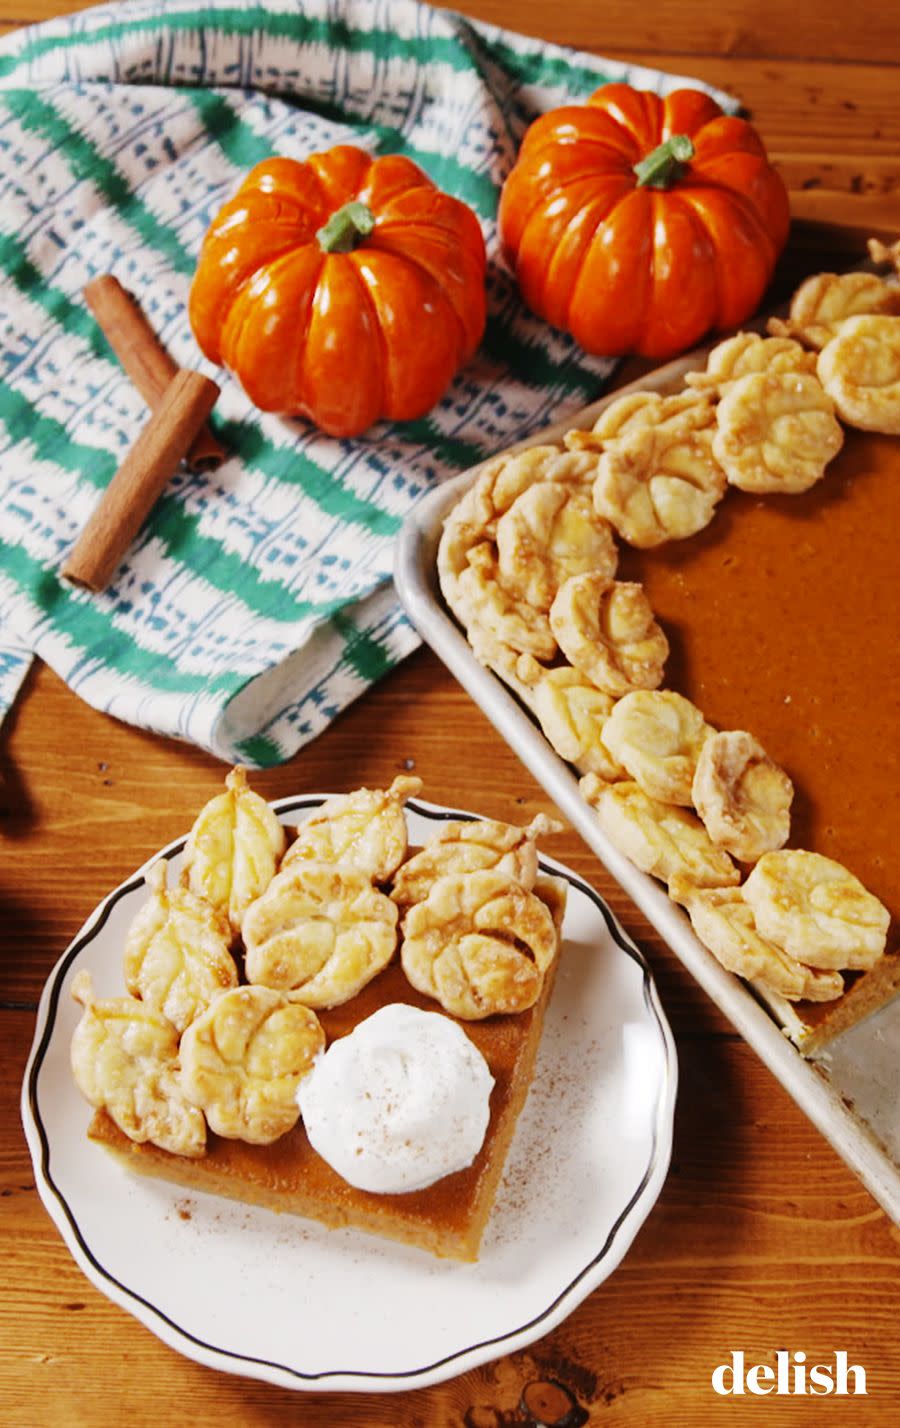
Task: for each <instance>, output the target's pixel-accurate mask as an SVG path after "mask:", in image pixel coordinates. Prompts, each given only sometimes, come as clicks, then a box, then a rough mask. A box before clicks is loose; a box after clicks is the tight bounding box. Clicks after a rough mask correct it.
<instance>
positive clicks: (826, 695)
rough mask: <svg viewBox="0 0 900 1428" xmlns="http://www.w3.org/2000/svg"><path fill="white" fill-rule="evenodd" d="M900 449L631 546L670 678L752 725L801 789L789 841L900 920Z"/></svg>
mask: <svg viewBox="0 0 900 1428" xmlns="http://www.w3.org/2000/svg"><path fill="white" fill-rule="evenodd" d="M898 535H900V449H898V446H897V443H896V441H895V440H892V439H891V438H890V437H887V436H878V435H872V434H868V433H863V432H853V433H851V434H850V435H849V436H848V440H847V442H846V444H845V447H844V449H843V450H842V451H841V452H840V454H839V455H838V456H837V457H836V458H835V460H834V461H833V462H832V463H831V464H830V465H829V467H828V471H827V474H826V476H825V478H824V480H823V481H821V482H820V483H819V484H818V485H817V486H816V487H815V488H814V489H813V490H811V491H807V492H805V493H803V494H802V495H799V496H780V497H779V496H759V497H757V496H751V495H748V494H746V493H744V492H741V491H732V492H730V493H729V496H728V499H727V500H726V501H725V502H724V503H723V504H722V506H721V507H720V509H719V512H718V515H717V517H716V520H715V521H713V522H712V524H711V525H709V526H708V527H707V528H706V530H704V531H703V532H701V533H700V534H699V535H696V536H694V537H693V538H692V539H691V540H690V541H686V542H682V543H679V544H675V543H672V544H669V545H667V546H665V547H660V548H657V549H655V550H648V551H638V550H634V549H631V548H629V547H626V546H624V545H623V547H622V550H621V559H620V571H621V572H623V573H624V575H625V578H627V579H630V580H640V581H641V582H642V583H643V585H644V587H645V589H646V591H647V594H648V596H649V599H650V603H651V605H652V607H653V609H654V611H655V612H656V613H657V615H658V616H659V618H660V621H661V623H662V625H663V627H664V628H665V630H666V633H667V635H668V638H669V642H670V646H671V652H670V655H669V661H668V664H667V669H666V679H667V683H668V684H669V685H670V686H671V687H672V688H674V689H677V690H679V691H680V692H681V693H683V694H685V695H687V697H688V698H689V699H691V700H693V701H694V703H695V704H697V705H698V706H699V707H700V708H701V709H702V710H703V712H704V715H705V716H706V717H707V719H709V721H710V723H712V724H714V725H716V726H718V727H719V728H724V729H728V728H746V729H751V730H752V731H753V733H754V735H755V736H756V737H757V738H758V739H759V740H760V742H761V743H762V744H763V745H764V746H765V748H766V749H767V750H768V751H769V753H770V754H771V755H772V757H773V758H774V759H775V760H776V761H777V762H778V763H779V764H780V765H781V767H782V768H783V769H785V771H786V772H787V773H788V774H789V775H790V777H791V779H792V780H793V783H794V790H795V793H794V802H793V806H792V809H791V836H790V839H789V842H788V846H789V847H798V848H814V849H815V850H816V851H817V852H819V853H823V854H824V855H825V856H827V857H829V858H833V859H835V860H836V861H837V862H840V863H843V864H844V865H845V866H847V867H848V868H851V869H852V870H853V872H854V873H855V874H856V876H857V877H858V878H859V879H860V880H861V881H862V882H863V883H864V884H865V885H866V887H867V888H869V889H870V890H871V891H872V892H873V893H874V894H875V896H876V897H878V898H879V899H880V900H881V901H882V902H883V903H884V904H885V906H886V907H887V908H888V909H889V910H890V912H891V917H892V931H891V935H890V936H889V939H888V946H889V947H890V946H892V945H893V943H894V942H895V941H896V935H897V923H898V918H900V863H898V861H897V859H896V858H895V857H894V856H893V855H892V853H891V850H892V849H895V848H897V847H898V846H900V800H898V799H897V797H896V796H895V794H896V792H897V790H898V788H900V579H898V560H897V538H898Z"/></svg>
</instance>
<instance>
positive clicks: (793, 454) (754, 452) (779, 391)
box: [713, 372, 844, 495]
mask: <svg viewBox="0 0 900 1428" xmlns="http://www.w3.org/2000/svg"><path fill="white" fill-rule="evenodd" d="M716 420H717V423H718V430H717V432H716V434H715V436H714V438H713V453H714V455H715V457H716V460H717V461H718V462H719V463H720V464H721V466H722V467H723V468H724V471H725V474H726V476H727V477H728V480H729V482H730V483H731V485H732V486H738V487H740V489H741V490H742V491H750V492H753V493H755V494H758V495H763V494H783V495H787V494H790V495H794V494H797V493H798V492H801V491H807V490H809V488H810V486H814V485H815V483H816V482H817V481H819V480H821V478H822V476H823V475H824V474H825V467H826V466H827V464H828V462H829V461H830V460H831V459H832V457H834V456H836V455H837V453H838V452H839V451H840V449H841V446H842V445H843V442H844V434H843V432H842V431H841V428H840V425H839V424H838V421H837V419H836V418H835V415H834V404H833V402H832V400H831V398H830V397H829V396H828V394H827V392H826V391H825V389H824V388H823V387H822V385H821V383H820V382H819V381H817V379H816V378H815V377H812V376H808V375H803V374H799V375H798V374H796V373H781V374H780V375H776V376H769V375H767V374H765V373H763V372H751V373H750V374H749V375H748V376H746V377H739V378H738V379H737V381H735V382H734V383H732V385H731V386H730V387H729V389H728V391H727V392H726V393H725V395H724V397H723V398H722V400H721V402H720V403H719V405H718V407H717V408H716Z"/></svg>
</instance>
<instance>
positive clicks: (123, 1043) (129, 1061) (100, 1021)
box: [71, 970, 206, 1156]
mask: <svg viewBox="0 0 900 1428" xmlns="http://www.w3.org/2000/svg"><path fill="white" fill-rule="evenodd" d="M72 996H73V997H74V998H75V1000H76V1001H77V1002H79V1003H80V1004H81V1006H83V1007H84V1014H83V1015H82V1018H81V1020H80V1022H79V1023H78V1026H77V1027H76V1028H75V1033H74V1035H73V1037H72V1046H71V1064H72V1074H73V1076H74V1077H75V1083H76V1085H77V1086H78V1089H79V1090H80V1091H81V1094H82V1095H83V1096H84V1098H85V1099H86V1100H87V1101H89V1102H90V1104H91V1105H92V1106H97V1107H98V1108H102V1109H103V1110H105V1111H106V1113H107V1114H108V1115H109V1117H110V1119H111V1120H113V1121H114V1122H115V1123H116V1125H117V1126H118V1127H119V1129H120V1130H121V1131H122V1132H123V1133H124V1134H125V1135H127V1136H128V1138H129V1139H130V1140H134V1141H140V1142H143V1141H148V1140H149V1141H152V1142H153V1144H154V1145H158V1146H160V1147H161V1148H162V1149H163V1150H168V1151H171V1152H172V1154H173V1155H190V1156H198V1155H202V1154H203V1153H204V1151H205V1149H206V1122H205V1121H204V1119H203V1116H202V1114H201V1112H200V1111H199V1110H197V1108H196V1107H195V1106H193V1105H191V1104H190V1103H189V1101H188V1100H187V1099H186V1097H185V1094H184V1090H183V1087H182V1085H181V1081H180V1077H179V1071H178V1032H177V1031H176V1030H175V1027H174V1026H173V1025H172V1023H171V1022H170V1021H167V1020H166V1018H165V1017H164V1016H163V1015H162V1013H161V1012H159V1011H156V1010H155V1009H154V1008H153V1007H150V1006H147V1004H146V1003H145V1002H140V1001H138V1000H137V999H136V998H134V997H113V998H111V999H109V1000H107V1001H98V1000H97V999H96V998H95V996H94V989H93V985H92V982H91V974H90V972H87V971H84V970H82V971H80V972H79V973H78V974H77V975H76V977H75V979H74V981H73V982H72Z"/></svg>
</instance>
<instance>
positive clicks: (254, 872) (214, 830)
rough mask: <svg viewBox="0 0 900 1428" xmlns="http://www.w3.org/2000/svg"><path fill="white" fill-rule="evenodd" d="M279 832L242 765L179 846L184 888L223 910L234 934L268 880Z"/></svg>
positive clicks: (280, 842)
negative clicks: (182, 855) (182, 847)
mask: <svg viewBox="0 0 900 1428" xmlns="http://www.w3.org/2000/svg"><path fill="white" fill-rule="evenodd" d="M284 844H285V834H284V829H283V828H282V826H281V824H280V823H279V821H278V819H277V817H276V816H275V814H274V813H273V812H272V809H271V808H270V807H269V805H268V803H266V801H265V799H264V798H260V796H259V794H258V793H254V792H253V790H252V789H251V788H249V787H248V786H247V775H246V773H245V771H244V770H243V769H242V768H234V769H232V770H231V772H230V773H229V774H228V776H227V778H226V779H225V792H224V793H220V794H219V795H218V796H217V797H216V798H213V799H210V801H209V803H207V804H206V806H205V807H204V808H202V809H201V810H200V813H199V814H198V816H197V819H196V821H195V823H194V826H193V828H192V829H191V831H190V834H189V836H188V841H187V846H186V848H185V871H184V878H185V880H186V882H187V885H188V887H189V888H190V889H191V891H192V892H194V893H196V894H197V895H198V896H199V897H203V898H205V899H206V901H207V902H208V903H211V904H212V906H213V907H214V908H216V909H217V911H219V912H221V913H223V914H224V915H225V916H226V917H227V918H228V921H229V922H230V924H231V928H232V931H233V932H234V933H235V934H237V933H239V932H240V929H241V920H242V918H243V915H244V911H245V909H246V908H247V907H249V905H250V903H251V902H253V901H254V899H255V898H258V897H259V895H260V893H262V892H263V891H264V890H265V889H266V888H267V887H268V885H269V883H270V882H271V880H272V878H273V876H274V874H275V869H276V868H277V866H278V860H279V858H280V857H281V855H282V853H283V852H284Z"/></svg>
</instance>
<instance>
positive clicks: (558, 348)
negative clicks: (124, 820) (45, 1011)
mask: <svg viewBox="0 0 900 1428" xmlns="http://www.w3.org/2000/svg"><path fill="white" fill-rule="evenodd" d="M623 78H624V79H627V80H629V81H631V82H632V83H635V84H638V85H640V86H642V87H646V88H654V89H657V90H659V91H660V92H663V93H664V92H666V91H667V90H669V89H671V88H674V87H676V86H677V85H678V84H679V83H683V82H684V81H680V80H677V79H675V77H674V76H669V75H661V74H659V73H656V72H654V71H648V70H642V69H636V68H634V67H630V66H623V65H621V64H617V63H613V62H611V61H605V60H600V59H597V58H595V57H593V56H590V55H586V54H578V53H574V52H572V51H568V50H563V49H560V48H558V47H555V46H552V45H547V44H542V43H539V42H538V41H536V40H528V39H524V38H522V37H521V36H517V35H512V34H509V33H507V32H505V31H503V30H500V29H497V28H495V27H492V26H489V25H484V24H476V23H475V22H473V21H470V20H467V19H465V18H463V17H461V16H459V15H456V14H453V13H451V12H448V11H443V10H433V9H431V8H429V7H427V6H424V5H417V4H415V3H413V0H302V3H298V0H268V3H266V4H265V5H260V4H251V3H249V0H218V3H215V4H212V5H197V4H192V3H191V0H175V3H160V0H134V3H127V4H120V5H111V6H106V7H103V8H100V9H93V10H88V11H85V12H82V13H80V14H76V15H73V16H71V17H69V18H67V19H64V20H58V21H54V22H51V23H50V24H47V25H42V26H39V27H37V28H34V29H29V30H24V31H20V32H17V33H14V34H13V35H11V36H9V37H8V38H6V39H5V40H3V41H2V43H0V520H2V529H0V535H2V540H0V695H2V696H3V697H4V698H6V700H7V701H8V700H9V699H10V698H11V697H12V693H13V691H14V688H15V685H16V682H17V677H18V676H19V675H21V673H22V672H23V670H24V668H25V667H26V664H27V660H26V659H25V658H23V655H22V649H23V647H24V648H25V649H27V650H33V651H35V652H36V653H37V654H39V655H40V656H41V657H42V658H43V659H45V660H46V661H47V663H48V664H50V665H52V666H53V668H54V669H55V670H56V671H57V672H58V673H59V674H60V675H61V676H62V677H63V678H64V679H65V680H67V681H68V683H69V684H70V686H71V687H72V688H73V689H74V690H76V691H77V693H78V694H80V695H81V696H82V697H83V698H84V699H86V700H87V701H88V702H89V703H91V704H93V705H94V706H96V707H97V708H99V709H102V710H105V711H107V712H108V713H110V714H113V715H115V716H116V717H118V718H121V719H125V720H129V721H130V722H132V723H135V724H139V725H142V726H143V727H145V728H148V729H153V730H156V731H158V732H160V733H164V734H168V735H173V736H175V737H179V738H184V739H190V740H192V741H194V742H195V743H197V744H200V745H202V746H203V747H204V748H206V749H209V750H211V751H212V752H214V753H215V754H217V755H219V756H220V757H221V758H223V759H228V760H236V759H240V760H242V761H244V762H247V763H256V764H271V763H276V762H278V761H280V760H282V759H285V758H287V757H288V756H289V755H291V754H292V753H293V752H294V751H295V750H296V749H297V748H298V747H300V745H301V744H303V743H304V742H305V741H306V740H308V739H310V738H312V737H313V736H314V735H315V734H317V733H318V732H320V730H321V729H323V728H324V727H325V725H326V724H327V723H328V722H329V721H330V720H331V719H332V718H333V717H334V716H335V715H336V714H337V713H338V711H339V710H340V709H342V708H343V707H344V706H345V705H347V704H348V703H349V702H350V701H351V700H352V699H354V698H355V697H356V696H357V695H358V694H360V693H362V692H363V691H364V690H365V689H366V688H367V687H368V686H369V685H370V684H371V683H372V682H373V681H374V680H376V679H378V678H379V676H381V675H382V674H384V673H385V672H386V671H387V670H388V669H390V668H391V667H392V666H393V665H394V664H396V663H397V661H398V660H400V659H402V658H403V656H404V655H406V654H408V653H409V651H410V650H412V649H413V648H414V647H415V645H416V643H417V637H416V635H415V632H414V631H413V629H412V628H411V627H410V625H409V623H408V622H407V620H406V618H405V616H404V615H403V613H402V611H401V610H400V608H399V606H398V603H397V600H396V597H395V595H394V593H393V590H392V587H391V584H390V571H391V554H392V543H393V539H394V537H395V535H396V533H397V530H398V528H399V526H400V523H401V521H402V520H403V517H404V515H405V514H406V513H407V512H408V511H409V510H410V508H411V507H412V506H413V504H414V503H415V501H416V500H417V499H418V498H419V497H420V496H421V495H422V494H423V493H424V492H426V491H427V490H428V489H429V488H431V487H432V486H433V485H434V484H435V482H438V481H440V480H441V479H442V477H445V476H447V475H448V474H450V473H452V472H454V471H457V470H459V469H461V468H463V467H465V466H468V465H471V464H472V463H473V462H475V461H478V460H480V459H481V458H483V457H484V456H486V455H488V454H489V453H490V452H491V451H493V450H496V449H498V448H500V447H503V446H506V445H508V444H509V443H511V442H513V441H517V440H520V439H521V438H522V437H524V436H526V435H527V434H528V433H529V432H532V431H534V430H535V429H537V428H539V427H541V426H542V425H544V424H546V423H547V422H549V421H550V420H552V419H554V418H556V417H559V416H560V415H562V414H564V413H565V411H566V410H573V409H574V408H576V407H577V406H579V405H581V404H582V403H584V402H585V401H586V400H587V399H589V398H591V397H594V396H595V395H596V394H597V392H598V391H599V390H600V388H601V386H602V384H603V381H604V379H605V378H606V377H607V376H608V374H609V372H610V371H611V364H610V363H609V362H606V361H602V360H597V359H590V358H587V357H585V356H584V354H583V353H581V352H580V351H579V350H578V349H577V348H576V347H575V346H574V344H573V343H572V342H571V341H570V340H569V339H568V338H567V337H565V336H564V335H563V334H561V333H558V332H555V331H552V330H551V329H549V328H548V327H546V326H545V325H544V324H543V323H541V322H539V321H538V320H537V319H535V318H534V317H532V316H531V315H530V314H529V313H528V312H526V311H525V309H524V308H523V307H522V306H521V304H520V302H519V300H518V297H517V294H516V289H515V285H514V283H513V281H512V279H511V277H510V275H509V273H508V272H507V271H506V270H505V268H504V267H503V265H502V262H501V260H500V259H499V255H498V248H497V241H496V227H495V212H496V204H497V197H498V193H499V188H500V185H501V183H502V181H503V179H504V177H505V175H506V173H507V172H508V171H509V168H510V165H511V164H512V162H513V159H514V156H515V153H516V150H517V147H518V144H519V141H520V139H521V136H522V134H523V132H524V130H525V128H526V126H527V124H528V123H529V122H530V121H531V120H532V119H533V118H534V116H535V114H536V113H538V112H540V111H542V110H545V109H548V108H551V107H553V106H554V105H557V104H559V103H561V102H564V101H566V100H568V99H572V98H577V97H582V96H585V95H587V94H588V93H590V91H591V90H592V89H594V88H595V87H596V86H597V85H598V84H601V83H603V82H604V81H605V80H610V79H623ZM717 97H718V98H719V99H720V101H721V102H723V103H724V104H726V105H727V106H728V107H729V108H733V107H734V106H733V104H732V103H731V101H729V100H728V99H727V98H726V97H725V96H721V95H718V96H717ZM348 141H351V142H354V143H358V144H361V145H363V146H365V147H367V148H369V149H371V150H373V151H378V152H381V153H384V152H392V153H404V154H407V155H409V156H410V157H411V158H413V159H414V160H415V161H416V162H418V163H419V164H420V165H421V166H422V167H423V168H424V169H425V170H426V171H427V172H428V173H429V174H430V175H431V177H432V178H433V179H434V180H435V181H436V182H437V183H438V184H440V185H441V186H442V187H443V188H446V189H447V190H449V191H450V192H451V193H454V194H456V195H457V196H458V197H459V198H462V199H464V200H465V201H466V202H467V203H469V204H470V205H471V206H472V207H473V208H474V209H475V211H476V213H477V214H478V216H479V218H480V220H481V222H482V224H483V228H484V233H485V238H486V240H487V244H488V251H489V254H490V256H491V259H492V261H491V265H490V269H489V280H488V282H489V319H488V326H487V332H486V334H485V338H484V342H483V343H482V346H481V350H480V352H479V354H478V355H477V357H476V358H475V360H474V361H473V362H472V363H471V364H470V365H469V366H468V367H467V368H466V370H465V371H463V372H462V373H460V375H459V376H458V378H457V380H456V381H455V382H454V384H453V386H452V387H451V389H450V391H449V392H448V393H447V395H446V397H445V398H444V400H443V401H442V402H441V403H440V404H439V405H438V406H437V407H436V408H435V409H434V411H432V412H431V413H430V414H429V415H428V416H427V417H425V418H423V419H422V420H421V421H417V422H412V423H407V424H405V425H396V426H395V425H389V424H387V423H384V424H382V425H380V426H378V427H376V428H374V429H373V430H372V431H371V432H370V433H368V434H367V435H366V436H365V437H363V438H360V439H357V440H354V441H337V440H333V439H330V438H327V437H323V436H321V435H320V434H318V433H317V432H316V431H314V430H313V429H312V428H310V427H309V426H308V425H307V424H305V423H304V422H301V421H286V420H282V419H280V418H278V417H273V416H270V415H264V414H262V413H260V412H257V411H256V410H255V409H254V408H253V407H252V406H251V405H250V403H249V402H248V401H247V399H246V398H245V397H244V395H243V393H242V392H241V390H240V388H239V387H238V385H237V383H236V382H234V381H233V380H231V379H227V378H226V379H225V380H224V384H223V391H222V396H221V398H220V400H219V403H218V406H217V408H216V415H215V418H214V424H215V425H216V426H217V428H218V430H219V432H220V434H221V436H222V437H223V439H224V441H225V442H226V444H227V446H228V448H229V450H230V451H231V452H233V453H234V456H233V457H232V459H230V460H229V461H228V462H227V463H226V464H225V465H223V466H222V467H221V468H220V469H219V470H218V471H217V472H215V473H214V474H213V475H207V476H202V477H201V476H192V475H189V474H188V473H186V472H181V473H179V475H178V476H176V477H175V479H174V480H173V481H172V482H171V484H170V486H169V487H168V488H167V490H166V492H165V494H164V495H163V497H162V498H161V499H160V501H159V502H158V504H157V506H156V507H155V509H154V511H153V514H152V516H151V518H150V519H149V521H148V522H147V524H146V527H145V528H144V529H143V531H142V532H141V534H140V536H139V538H138V540H137V541H136V542H135V544H134V546H133V547H132V549H131V550H130V551H129V553H128V557H127V559H126V560H125V561H124V563H123V564H122V566H121V567H120V569H119V570H118V572H117V573H116V575H115V577H114V579H113V582H112V584H111V585H110V586H109V588H108V589H107V590H106V591H105V592H104V593H103V594H102V595H98V596H91V595H88V594H86V593H85V592H81V591H73V590H71V589H69V588H68V587H67V586H66V585H65V583H63V582H61V581H60V579H59V578H58V575H57V571H58V569H59V567H60V564H61V563H62V560H63V558H64V556H65V554H66V553H67V551H68V550H69V548H70V547H71V545H72V543H73V541H74V539H75V536H76V534H77V532H78V531H79V530H80V528H81V527H82V526H83V525H84V523H85V521H86V519H87V517H88V515H89V514H90V512H91V510H92V508H93V507H94V505H95V503H96V501H97V499H98V497H99V494H100V492H101V490H102V488H103V487H104V486H105V485H106V484H107V482H108V481H109V479H110V477H111V476H112V474H113V472H114V471H115V469H116V467H117V465H118V463H119V461H120V460H121V458H122V456H123V454H124V452H125V450H126V449H127V447H128V446H129V444H130V443H131V441H132V440H133V439H134V436H135V434H136V433H137V431H138V430H139V428H140V426H141V424H142V423H143V421H144V419H145V416H146V412H145V408H144V406H143V403H142V401H141V399H140V397H139V396H138V395H137V393H136V392H135V391H134V390H133V388H132V387H131V385H130V383H129V382H128V380H127V379H126V378H125V377H124V376H123V374H122V372H121V371H120V369H119V368H118V366H117V364H116V362H115V359H114V358H113V357H112V354H111V353H110V351H109V349H108V348H107V346H106V343H105V340H104V339H103V337H102V335H101V334H100V333H99V332H98V331H97V329H96V328H95V326H94V324H93V321H92V319H91V318H90V316H89V315H88V313H87V312H86V310H85V308H84V306H83V303H82V301H81V297H80V294H81V290H82V288H83V287H84V284H85V283H86V282H87V281H88V280H89V279H90V278H92V277H93V276H95V275H96V274H98V273H103V272H114V273H115V274H116V276H117V277H119V278H120V280H121V281H122V282H123V283H124V284H125V286H126V287H128V288H130V289H131V290H132V291H133V292H134V293H135V294H136V296H137V298H138V300H139V301H140V303H141V305H142V307H143V308H144V310H145V312H146V313H147V314H148V316H149V318H150V321H151V322H152V324H153V326H154V327H155V329H156V331H157V332H158V333H159V334H160V336H161V337H162V339H163V341H164V342H165V344H166V346H167V347H168V348H169V350H170V351H171V353H172V355H173V356H174V357H175V359H176V360H177V361H178V362H179V363H181V364H182V365H184V366H201V365H203V364H202V363H201V361H200V355H199V352H198V350H197V348H196V345H195V343H194V341H193V339H192V337H191V333H190V329H189V327H188V324H187V320H186V316H185V300H186V296H187V291H188V286H189V283H190V278H191V274H192V271H193V267H194V263H195V261H196V257H197V253H198V250H199V247H200V243H201V240H202V238H203V234H204V231H205V229H206V227H207V225H208V223H209V222H210V220H211V218H212V216H213V215H214V213H215V212H216V210H217V209H218V207H219V206H220V205H221V203H222V202H224V200H225V199H226V198H227V197H229V196H230V194H231V193H232V192H233V191H234V189H235V188H236V187H237V185H238V183H239V181H240V179H241V177H242V175H243V173H244V172H245V171H246V170H247V169H248V168H249V167H250V166H251V165H252V164H254V163H257V162H258V161H259V160H261V159H264V158H266V157H268V156H269V155H271V154H273V153H280V154H287V155H290V156H293V157H296V158H302V157H304V156H305V155H307V154H309V153H311V152H313V151H315V150H318V149H323V148H327V147H329V146H330V145H331V144H334V143H338V142H341V143H346V142H348ZM207 370H210V371H211V369H209V368H208V366H207Z"/></svg>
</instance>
